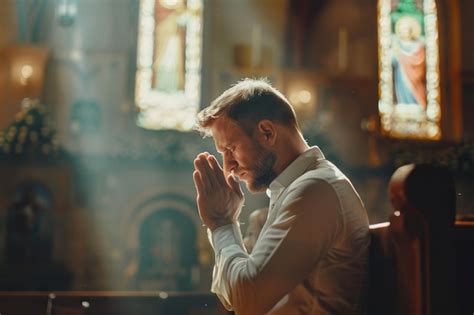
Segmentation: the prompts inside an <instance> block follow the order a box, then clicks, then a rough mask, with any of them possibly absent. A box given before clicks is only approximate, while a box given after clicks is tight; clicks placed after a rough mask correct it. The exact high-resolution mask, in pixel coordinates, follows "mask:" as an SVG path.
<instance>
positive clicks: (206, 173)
mask: <svg viewBox="0 0 474 315" xmlns="http://www.w3.org/2000/svg"><path fill="white" fill-rule="evenodd" d="M208 156H209V154H206V153H201V154H199V155H198V156H197V158H196V159H195V160H194V167H195V168H196V170H197V171H199V172H200V175H201V179H202V182H203V184H204V185H205V186H209V187H216V186H218V185H219V180H218V179H217V178H216V175H215V171H214V170H213V169H212V168H211V165H210V164H209V161H208V159H207V157H208Z"/></svg>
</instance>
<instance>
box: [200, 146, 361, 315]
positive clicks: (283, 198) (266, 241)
mask: <svg viewBox="0 0 474 315" xmlns="http://www.w3.org/2000/svg"><path fill="white" fill-rule="evenodd" d="M267 193H269V196H270V207H269V211H268V218H267V221H266V223H265V225H264V227H263V229H262V231H261V233H260V236H259V237H258V240H257V242H256V244H255V247H254V249H253V251H252V254H250V255H249V254H248V253H247V251H246V249H245V247H244V245H243V241H242V234H241V231H240V227H239V226H238V224H229V225H225V226H222V227H219V228H217V229H215V230H214V231H213V232H212V233H211V232H210V231H209V237H210V241H211V244H212V247H213V248H214V252H215V266H214V272H213V282H212V288H211V291H212V292H214V293H216V294H217V295H218V297H219V298H220V300H221V301H222V303H223V304H224V305H225V306H226V308H228V309H233V310H234V311H235V313H236V314H237V315H254V314H255V315H263V314H272V315H277V314H284V315H293V314H331V315H334V314H344V315H349V314H361V313H362V312H363V310H364V306H365V301H364V300H365V297H366V295H365V288H366V278H367V263H368V248H369V244H370V236H369V226H368V219H367V214H366V211H365V209H364V206H363V203H362V201H361V200H360V197H359V196H358V194H357V192H356V191H355V189H354V188H353V186H352V184H351V183H350V181H349V180H348V179H347V178H346V177H345V176H344V174H343V173H342V172H341V171H339V170H338V169H337V168H336V167H335V166H334V165H333V164H332V163H330V162H329V161H327V160H326V159H325V158H324V155H323V154H322V152H321V151H320V150H319V148H318V147H312V148H311V149H309V150H308V151H306V152H304V153H303V154H301V155H300V156H299V157H298V158H297V159H296V160H295V161H293V162H292V163H291V164H290V165H289V166H288V167H287V168H286V169H285V170H284V171H283V172H282V173H281V174H280V175H279V176H278V177H277V178H276V179H275V180H274V181H273V182H272V183H271V184H270V187H269V189H268V191H267Z"/></svg>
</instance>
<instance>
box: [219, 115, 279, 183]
mask: <svg viewBox="0 0 474 315" xmlns="http://www.w3.org/2000/svg"><path fill="white" fill-rule="evenodd" d="M212 136H213V137H214V142H215V145H216V148H217V151H218V152H219V153H221V155H222V159H223V162H224V173H225V174H226V175H228V174H230V173H233V174H234V175H236V176H238V177H239V179H240V180H242V181H244V182H245V183H246V185H247V189H248V190H249V191H251V192H260V191H264V190H265V189H266V188H268V185H270V183H271V182H272V181H273V179H275V178H276V176H277V174H276V173H275V171H274V170H273V166H274V164H275V161H276V154H275V153H274V152H272V151H271V150H269V149H266V148H265V147H264V146H263V145H262V144H261V143H260V142H259V141H258V139H257V137H249V136H248V135H247V133H245V131H244V130H243V129H242V128H241V127H240V126H239V125H238V124H237V123H236V122H235V121H233V120H231V119H229V118H227V117H220V118H218V119H217V120H216V121H215V122H214V124H213V125H212Z"/></svg>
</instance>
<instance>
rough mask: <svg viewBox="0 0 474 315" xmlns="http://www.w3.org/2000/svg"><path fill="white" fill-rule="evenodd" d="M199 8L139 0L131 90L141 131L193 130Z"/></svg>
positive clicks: (191, 0)
mask: <svg viewBox="0 0 474 315" xmlns="http://www.w3.org/2000/svg"><path fill="white" fill-rule="evenodd" d="M202 9H203V3H202V0H140V16H139V27H138V55H137V73H136V85H135V103H136V106H137V107H138V111H139V113H138V116H137V124H138V125H139V126H140V127H143V128H146V129H156V130H158V129H177V130H181V131H185V130H190V129H191V128H192V127H193V125H194V121H195V115H196V113H197V110H198V109H199V104H200V97H201V93H200V91H201V52H202V36H201V35H202Z"/></svg>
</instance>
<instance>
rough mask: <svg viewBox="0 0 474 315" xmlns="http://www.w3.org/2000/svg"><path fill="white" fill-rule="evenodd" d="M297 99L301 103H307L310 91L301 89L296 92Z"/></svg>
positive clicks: (309, 99) (309, 98)
mask: <svg viewBox="0 0 474 315" xmlns="http://www.w3.org/2000/svg"><path fill="white" fill-rule="evenodd" d="M298 99H299V101H300V102H301V103H303V104H308V103H309V102H310V101H311V93H310V92H309V91H308V90H301V91H299V93H298Z"/></svg>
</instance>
